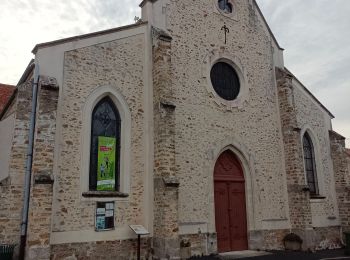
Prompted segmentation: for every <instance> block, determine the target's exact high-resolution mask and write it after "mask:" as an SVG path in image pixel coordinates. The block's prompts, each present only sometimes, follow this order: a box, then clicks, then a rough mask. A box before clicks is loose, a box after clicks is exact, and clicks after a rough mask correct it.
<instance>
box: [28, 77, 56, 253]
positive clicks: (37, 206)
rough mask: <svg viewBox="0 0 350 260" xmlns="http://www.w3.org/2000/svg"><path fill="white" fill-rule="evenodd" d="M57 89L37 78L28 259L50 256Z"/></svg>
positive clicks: (52, 82) (48, 80) (50, 81)
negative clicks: (37, 89)
mask: <svg viewBox="0 0 350 260" xmlns="http://www.w3.org/2000/svg"><path fill="white" fill-rule="evenodd" d="M58 90H59V86H58V84H57V80H56V79H55V78H52V77H48V76H40V79H39V92H38V105H37V106H38V107H37V112H36V124H35V133H36V134H35V137H34V147H33V164H32V165H33V166H32V175H33V179H34V181H33V183H32V187H31V196H30V208H29V220H28V222H29V223H28V232H27V234H28V235H27V257H28V259H47V258H46V257H49V256H50V233H51V214H52V200H53V184H54V176H55V174H54V172H53V171H54V154H55V140H56V119H57V105H58V95H59V91H58Z"/></svg>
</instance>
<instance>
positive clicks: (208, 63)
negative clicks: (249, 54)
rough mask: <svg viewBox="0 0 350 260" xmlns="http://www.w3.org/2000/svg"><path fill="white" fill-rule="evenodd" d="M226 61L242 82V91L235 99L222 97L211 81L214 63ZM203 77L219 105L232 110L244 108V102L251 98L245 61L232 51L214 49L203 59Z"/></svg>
mask: <svg viewBox="0 0 350 260" xmlns="http://www.w3.org/2000/svg"><path fill="white" fill-rule="evenodd" d="M220 61H222V62H226V63H228V64H230V65H231V66H232V67H233V68H234V69H235V71H236V72H237V75H238V78H239V82H240V91H239V94H238V96H237V98H236V99H235V100H225V99H223V98H221V97H220V96H219V95H218V94H217V93H216V91H215V90H214V87H213V85H212V83H211V78H210V71H211V68H212V67H213V65H214V64H215V63H217V62H220ZM202 77H203V78H205V79H206V80H207V84H206V88H207V91H208V92H209V95H210V97H211V98H213V100H214V102H215V103H217V104H218V105H219V106H224V107H226V108H227V109H228V110H231V109H232V108H239V109H240V108H242V107H243V105H244V103H245V102H246V101H247V100H248V98H249V85H248V80H247V79H248V77H247V73H246V70H245V69H244V66H243V63H242V62H241V60H240V59H239V58H238V57H237V56H235V55H233V54H232V53H229V52H227V51H225V50H221V49H220V50H219V49H214V50H212V51H211V52H210V53H208V54H207V55H206V57H205V58H204V60H203V63H202Z"/></svg>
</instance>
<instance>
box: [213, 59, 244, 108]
mask: <svg viewBox="0 0 350 260" xmlns="http://www.w3.org/2000/svg"><path fill="white" fill-rule="evenodd" d="M210 79H211V83H212V85H213V88H214V90H215V92H216V93H217V94H218V95H219V96H220V97H221V98H223V99H225V100H229V101H231V100H235V99H236V98H237V96H238V94H239V91H240V82H239V77H238V75H237V72H236V71H235V69H234V68H233V67H232V66H231V65H229V64H228V63H226V62H217V63H215V64H214V66H213V67H212V68H211V71H210Z"/></svg>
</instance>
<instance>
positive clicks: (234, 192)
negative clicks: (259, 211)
mask: <svg viewBox="0 0 350 260" xmlns="http://www.w3.org/2000/svg"><path fill="white" fill-rule="evenodd" d="M214 197H215V226H216V232H217V243H218V251H219V253H223V252H230V251H241V250H247V249H248V235H247V213H246V198H245V179H244V173H243V169H242V166H241V163H240V161H239V159H238V158H237V156H236V155H235V154H234V153H233V152H232V151H231V150H226V151H224V152H223V153H222V154H221V155H220V156H219V158H218V160H217V161H216V164H215V168H214Z"/></svg>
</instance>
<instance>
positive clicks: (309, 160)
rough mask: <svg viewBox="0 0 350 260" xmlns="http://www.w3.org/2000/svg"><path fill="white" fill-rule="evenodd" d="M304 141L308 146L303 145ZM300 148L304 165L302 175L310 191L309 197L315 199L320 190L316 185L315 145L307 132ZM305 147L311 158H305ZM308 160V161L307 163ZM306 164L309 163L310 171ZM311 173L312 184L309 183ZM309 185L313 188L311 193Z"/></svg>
mask: <svg viewBox="0 0 350 260" xmlns="http://www.w3.org/2000/svg"><path fill="white" fill-rule="evenodd" d="M305 141H307V142H308V143H309V145H308V146H306V145H305ZM302 147H303V163H304V173H305V179H306V183H307V185H308V187H309V189H310V196H311V197H315V196H319V195H320V189H319V185H318V177H317V166H316V154H315V145H314V143H313V140H312V138H311V136H310V134H309V133H308V132H305V133H304V134H303V136H302ZM305 147H308V148H309V149H310V156H311V158H306V156H307V155H306V153H305ZM307 160H308V161H307ZM308 162H309V163H311V168H312V169H311V170H310V169H308V168H309V167H308ZM310 171H311V174H312V179H313V182H310V181H309V174H310V173H309V172H310ZM310 184H312V185H313V186H314V187H313V188H314V190H315V192H313V191H312V189H311V188H310Z"/></svg>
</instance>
